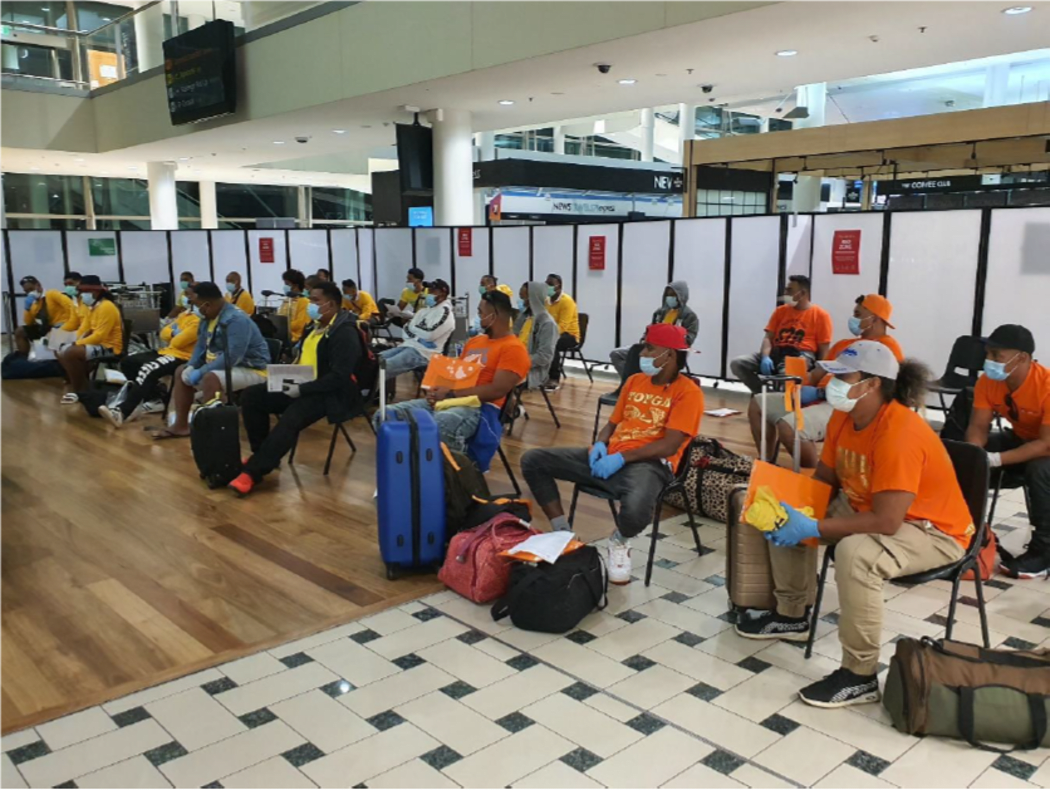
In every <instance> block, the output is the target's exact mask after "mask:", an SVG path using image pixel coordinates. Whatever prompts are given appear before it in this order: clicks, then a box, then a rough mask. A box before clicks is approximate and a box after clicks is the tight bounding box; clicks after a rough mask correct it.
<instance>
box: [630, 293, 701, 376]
mask: <svg viewBox="0 0 1050 790" xmlns="http://www.w3.org/2000/svg"><path fill="white" fill-rule="evenodd" d="M688 302H689V285H688V283H686V281H685V280H675V281H674V282H673V283H671V284H670V285H668V286H667V287H666V288H664V302H663V304H662V305H660V307H659V309H658V310H657V311H656V312H655V313H653V320H652V321H650V322H649V323H650V324H671V325H672V326H680V327H683V328H684V329H685V342H686V343H688V344H689V347H690V348H692V346H693V342H694V341H695V340H696V335H697V333H698V332H699V331H700V319H699V318H698V317H697V315H696V313H694V312H693V310H692V308H691V307H689V304H688ZM639 342H641V341H639ZM630 351H631V347H630V346H624V347H622V348H614V349H613V350H612V353H610V354H609V359H610V360H611V361H612V364H613V367H614V368H616V372H617V373H619V374H620V379H621V380H623V378H624V369H625V366H626V365H627V355H628V354H629V353H630ZM631 372H632V373H637V372H638V371H637V370H634V371H631Z"/></svg>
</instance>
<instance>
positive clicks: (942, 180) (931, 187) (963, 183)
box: [875, 175, 1018, 195]
mask: <svg viewBox="0 0 1050 790" xmlns="http://www.w3.org/2000/svg"><path fill="white" fill-rule="evenodd" d="M1016 186H1018V185H1017V184H1003V183H1000V176H998V175H983V176H979V175H978V176H943V177H938V178H911V179H902V180H899V181H878V182H876V187H875V191H876V192H878V194H880V195H925V194H929V193H931V192H980V191H983V190H988V189H1012V188H1014V187H1016Z"/></svg>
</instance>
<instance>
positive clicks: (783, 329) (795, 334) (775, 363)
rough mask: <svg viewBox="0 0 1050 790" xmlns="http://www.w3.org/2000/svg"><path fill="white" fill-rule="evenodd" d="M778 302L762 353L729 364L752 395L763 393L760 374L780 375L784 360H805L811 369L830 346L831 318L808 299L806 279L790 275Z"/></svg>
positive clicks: (767, 328) (763, 341)
mask: <svg viewBox="0 0 1050 790" xmlns="http://www.w3.org/2000/svg"><path fill="white" fill-rule="evenodd" d="M780 301H782V302H783V303H784V304H782V305H781V306H780V307H778V308H777V309H776V310H774V311H773V315H771V316H770V318H769V323H768V324H766V334H765V336H764V337H763V338H762V348H761V350H760V351H759V352H758V353H757V354H746V355H745V356H742V357H737V358H736V359H734V360H733V361H732V362H731V363H730V368H731V369H732V371H733V375H734V376H736V377H737V378H738V379H740V381H741V382H742V383H744V384H746V385H747V388H748V389H749V390H751V392H752V393H754V394H755V395H757V394H758V393H760V392H761V391H762V382H761V380H760V379H759V378H758V374H759V373H761V374H762V375H765V376H772V375H774V374H775V373H777V372H778V371H780V372H783V368H784V359H785V358H786V357H805V358H806V362H807V368H812V367H813V362H814V361H815V360H818V359H824V358H826V357H827V353H828V346H830V345H831V332H832V326H831V316H830V315H828V313H827V311H826V310H825V309H824V308H822V307H817V305H815V304H813V303H812V302H811V301H810V300H809V278H808V277H806V276H805V275H804V274H793V275H791V276H790V277H789V278H788V284H787V287H786V288H785V289H784V295H783V296H782V297H780Z"/></svg>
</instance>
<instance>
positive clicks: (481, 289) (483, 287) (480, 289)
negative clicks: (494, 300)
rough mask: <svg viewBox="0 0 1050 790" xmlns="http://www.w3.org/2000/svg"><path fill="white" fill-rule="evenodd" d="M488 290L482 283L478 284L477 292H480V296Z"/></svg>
mask: <svg viewBox="0 0 1050 790" xmlns="http://www.w3.org/2000/svg"><path fill="white" fill-rule="evenodd" d="M488 292H489V289H488V288H486V287H485V286H484V285H479V286H478V293H479V294H481V295H482V296H484V295H485V294H487V293H488Z"/></svg>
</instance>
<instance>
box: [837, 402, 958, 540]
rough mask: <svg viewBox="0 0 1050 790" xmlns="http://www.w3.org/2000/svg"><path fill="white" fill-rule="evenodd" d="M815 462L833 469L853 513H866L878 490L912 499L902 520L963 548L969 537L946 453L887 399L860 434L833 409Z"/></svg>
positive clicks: (917, 420) (912, 416)
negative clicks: (919, 524) (936, 532)
mask: <svg viewBox="0 0 1050 790" xmlns="http://www.w3.org/2000/svg"><path fill="white" fill-rule="evenodd" d="M820 461H821V463H823V464H824V465H825V466H828V467H830V468H832V469H834V470H835V474H836V475H837V476H838V479H839V483H840V484H841V485H842V492H843V493H844V494H845V495H846V496H847V497H848V498H849V501H850V504H851V505H852V506H853V509H854V510H855V511H857V512H858V513H867V512H870V511H871V507H872V499H873V498H874V496H875V495H876V494H879V493H882V492H883V491H907V492H908V493H910V494H914V495H915V499H913V500H912V503H911V505H910V506H909V507H908V514H907V516H905V518H906V519H907V520H908V521H929V522H930V523H931V524H933V525H934V526H935V527H937V529H939V530H940V531H941V532H944V533H946V534H948V535H951V536H952V537H953V538H955V540H956V541H958V543H959V545H961V546H962V547H963V548H966V547H967V546H969V545H970V538H971V536H972V535H973V533H974V525H973V519H972V518H971V517H970V509H969V507H967V505H966V500H965V499H963V495H962V490H961V489H960V488H959V481H958V479H957V478H956V477H955V467H953V466H952V461H951V458H950V457H949V456H948V451H947V450H946V449H945V447H944V444H943V443H942V442H941V439H940V437H939V436H937V434H936V433H934V432H933V429H932V428H931V427H930V426H929V425H928V424H927V423H926V421H925V420H924V419H923V418H922V417H920V416H919V415H918V414H916V413H915V412H913V411H912V410H911V409H909V408H908V407H907V406H905V405H904V404H902V403H899V402H897V401H893V402H891V403H888V404H887V405H885V406H883V407H882V409H881V410H880V411H879V413H878V415H877V416H876V417H875V419H874V420H872V422H871V424H870V425H868V426H867V427H866V428H865V429H864V430H862V431H858V430H857V429H856V428H854V427H853V419H852V418H851V417H850V416H849V415H848V414H847V413H846V412H841V411H836V412H835V414H833V415H832V417H831V421H830V422H829V423H828V430H827V435H826V438H825V439H824V451H823V452H822V453H821V456H820Z"/></svg>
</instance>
